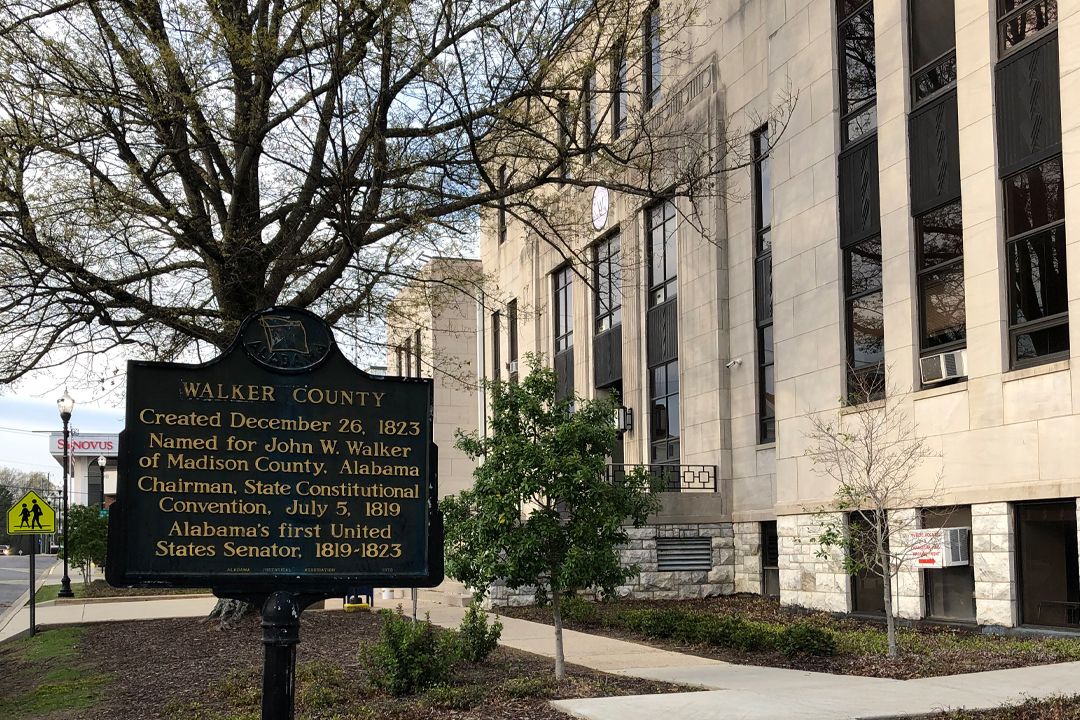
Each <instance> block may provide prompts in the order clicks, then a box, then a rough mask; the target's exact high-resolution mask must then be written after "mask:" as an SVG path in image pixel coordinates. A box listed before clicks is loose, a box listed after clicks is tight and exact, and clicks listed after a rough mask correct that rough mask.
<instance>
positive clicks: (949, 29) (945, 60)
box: [908, 0, 956, 103]
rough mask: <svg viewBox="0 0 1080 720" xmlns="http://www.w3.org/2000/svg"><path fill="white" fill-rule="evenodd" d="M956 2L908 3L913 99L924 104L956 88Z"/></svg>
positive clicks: (925, 0)
mask: <svg viewBox="0 0 1080 720" xmlns="http://www.w3.org/2000/svg"><path fill="white" fill-rule="evenodd" d="M953 3H954V0H909V4H908V10H909V12H910V13H911V24H910V27H911V67H912V68H914V70H913V71H912V73H911V97H912V99H913V100H914V101H915V103H921V102H924V101H926V100H928V99H930V98H932V97H934V96H935V95H937V94H938V93H940V92H942V91H943V90H945V89H947V88H950V87H953V86H955V85H956V19H955V12H954V8H953Z"/></svg>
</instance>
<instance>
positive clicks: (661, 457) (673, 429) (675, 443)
mask: <svg viewBox="0 0 1080 720" xmlns="http://www.w3.org/2000/svg"><path fill="white" fill-rule="evenodd" d="M649 398H650V401H651V405H652V407H651V408H650V411H649V417H650V420H651V425H652V427H651V428H650V433H649V435H650V444H649V462H650V463H653V464H658V465H667V464H672V465H677V464H678V463H679V435H680V433H679V361H678V360H672V361H671V362H667V363H664V364H663V365H658V366H656V367H653V368H650V369H649Z"/></svg>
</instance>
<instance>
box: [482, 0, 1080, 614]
mask: <svg viewBox="0 0 1080 720" xmlns="http://www.w3.org/2000/svg"><path fill="white" fill-rule="evenodd" d="M664 11H665V10H664V3H663V2H662V1H661V2H660V3H659V4H652V5H648V6H646V5H644V4H643V5H642V7H641V12H642V22H641V33H642V40H643V41H644V43H643V44H644V47H645V48H650V47H651V45H650V43H656V42H661V40H663V41H664V42H678V41H681V40H686V41H687V42H686V43H685V45H686V46H689V47H693V48H694V50H693V53H692V56H691V57H689V58H682V59H680V60H679V61H678V63H677V64H676V63H675V62H672V66H670V67H662V68H660V67H655V65H656V63H659V62H662V60H661V59H658V58H657V56H656V55H655V54H654V53H651V52H645V53H638V54H634V55H632V56H631V57H629V59H622V61H621V62H620V61H617V60H616V59H613V62H612V63H611V67H610V68H607V67H599V68H598V69H596V74H595V75H589V76H588V77H587V78H586V80H585V81H584V82H586V84H587V85H588V87H590V88H598V89H599V92H601V93H606V94H609V95H611V96H613V97H615V98H616V102H612V103H605V105H606V106H607V105H610V106H611V112H610V113H609V114H608V117H606V118H603V119H601V121H600V122H598V123H597V124H596V129H597V131H598V132H601V133H610V134H611V136H613V137H616V136H618V135H619V134H621V133H632V132H639V131H640V129H635V128H634V127H633V123H632V122H631V123H630V125H628V124H627V122H626V118H625V116H624V115H625V113H623V112H621V111H620V109H619V108H620V107H621V106H622V102H623V98H625V97H632V98H635V99H634V102H635V103H637V104H638V106H640V107H644V108H648V109H646V110H644V111H643V112H644V125H645V126H646V127H649V128H657V127H663V126H664V124H665V123H674V122H679V123H684V124H686V125H687V126H689V127H695V128H698V129H700V131H701V132H719V130H718V129H720V128H732V129H734V128H743V129H745V130H747V133H746V138H745V142H744V147H743V148H742V151H743V153H744V156H745V157H747V158H751V160H750V161H749V162H748V163H746V167H745V169H744V170H740V171H735V172H733V173H731V174H730V175H728V177H727V178H726V192H725V193H724V194H723V196H722V197H721V196H712V197H710V196H703V197H700V198H697V199H696V202H694V203H691V202H690V201H689V200H687V199H685V198H678V199H666V200H659V201H650V202H642V201H641V200H640V199H639V198H636V197H633V196H630V195H623V194H620V193H618V192H616V191H614V190H612V191H609V190H607V189H605V188H602V187H597V188H588V189H586V188H579V187H575V186H573V185H572V184H568V185H566V186H565V187H563V188H562V189H561V190H560V191H559V192H562V193H564V194H565V195H566V197H567V199H568V202H567V203H566V204H565V206H564V207H579V208H581V212H582V213H583V214H587V213H589V212H590V208H591V213H592V216H591V218H588V217H587V216H583V222H582V224H583V225H588V224H589V220H591V225H592V227H593V228H595V232H593V233H591V234H588V235H583V236H582V237H580V238H579V243H578V246H577V247H574V248H569V252H568V251H567V249H566V248H561V249H560V250H559V251H557V250H556V249H555V248H554V247H553V246H552V244H551V243H549V242H548V240H547V239H545V238H544V237H543V236H542V235H541V234H540V231H539V230H538V228H536V227H535V226H534V227H530V228H525V227H522V226H521V224H520V223H517V222H515V220H514V219H513V218H512V217H507V214H506V213H505V212H503V211H502V210H501V209H500V210H499V211H492V212H491V213H490V214H489V215H488V216H487V217H486V218H485V221H484V223H483V231H482V234H481V245H480V252H481V260H482V263H483V269H484V273H485V275H486V276H488V277H490V279H491V282H492V283H494V285H495V289H494V290H493V291H492V292H491V293H490V294H489V296H488V301H487V302H486V303H485V307H484V322H483V332H482V336H483V337H482V348H483V350H482V355H483V358H484V361H483V366H484V368H485V373H484V374H485V376H486V377H489V378H502V379H513V378H514V377H515V376H516V373H517V372H518V361H519V358H520V357H521V355H522V354H524V353H525V352H529V351H535V352H540V353H543V354H544V355H545V356H546V357H547V358H548V359H549V361H550V362H551V363H552V365H553V366H554V368H555V370H556V371H557V373H558V375H559V378H560V386H561V392H576V393H577V394H579V395H582V396H586V397H589V396H596V395H599V394H601V393H617V394H618V396H619V397H620V398H621V402H622V404H623V406H624V407H625V408H626V409H627V410H628V411H630V412H629V413H628V415H629V416H631V417H632V419H633V423H632V426H631V427H630V428H628V430H627V432H626V433H625V434H624V435H623V442H622V445H621V447H619V448H618V449H617V450H616V452H615V457H613V459H612V461H613V463H612V464H613V469H612V472H619V468H620V466H622V465H624V464H639V463H640V464H649V465H651V466H653V467H654V468H655V471H656V472H657V474H659V475H661V477H663V478H664V479H665V481H666V484H667V490H668V492H667V493H665V496H664V508H663V510H662V511H661V513H660V514H659V515H658V516H656V517H655V518H653V522H652V524H651V525H650V526H649V527H648V528H645V529H642V530H636V531H633V532H634V534H633V536H632V537H633V539H632V544H631V547H629V548H627V550H626V553H627V555H626V556H627V559H628V560H633V561H635V562H638V563H639V564H641V566H642V568H643V571H642V573H641V574H640V576H639V577H637V578H636V579H635V580H634V581H632V582H631V583H630V584H628V585H627V586H626V587H624V588H622V589H621V592H622V593H624V594H628V595H634V596H637V597H645V598H686V597H698V596H702V595H710V594H720V593H731V592H754V593H766V594H770V595H778V596H779V597H780V599H781V601H782V602H783V603H786V604H795V605H803V606H809V607H816V608H824V609H828V610H833V611H841V612H861V613H870V614H875V613H880V612H882V607H881V605H882V599H881V592H880V588H877V587H874V586H873V581H872V580H871V579H868V578H865V577H849V576H848V575H846V574H845V573H844V572H843V569H842V567H840V565H839V563H836V562H830V561H826V560H823V559H821V558H819V557H817V555H816V553H815V547H814V545H813V543H812V542H810V538H811V537H812V536H813V534H814V533H815V529H816V524H817V521H816V519H815V516H814V511H815V510H816V509H817V508H819V507H821V506H823V505H826V504H828V503H829V502H830V501H831V499H832V497H833V493H834V490H835V487H834V485H833V484H832V482H831V481H830V480H829V479H828V478H826V477H824V476H822V475H821V474H819V473H818V472H816V471H815V470H814V469H813V467H812V463H811V462H810V460H809V458H807V457H806V451H807V449H808V440H807V437H806V434H807V431H808V430H809V428H810V418H811V417H812V416H813V415H815V414H817V413H831V414H833V415H835V414H836V413H837V412H838V411H842V409H843V403H847V402H851V401H852V399H851V388H852V386H853V385H854V384H855V383H854V381H855V380H856V379H858V380H862V381H864V382H866V383H868V384H869V385H870V386H872V387H875V388H877V391H878V392H879V393H880V392H883V391H884V389H885V388H886V386H888V387H891V388H894V389H895V391H896V392H897V393H898V397H899V398H900V401H901V403H902V405H903V407H904V409H905V410H906V411H907V413H908V415H909V416H910V417H912V418H913V419H914V420H915V422H916V423H917V425H918V429H919V433H920V434H921V435H923V436H924V437H925V438H926V439H927V442H928V443H929V444H930V445H931V446H932V447H933V448H934V449H935V450H936V451H937V453H938V455H939V456H938V457H936V458H934V459H932V460H931V461H929V462H928V463H926V464H925V465H924V467H923V468H922V471H921V473H920V476H919V478H918V479H917V482H918V483H919V485H920V486H921V487H922V488H930V487H932V486H933V485H934V484H935V482H936V480H937V479H938V478H940V479H941V485H942V487H941V490H940V492H939V493H938V494H937V496H936V499H935V500H934V503H933V506H932V507H920V508H897V509H895V511H894V512H895V513H898V514H902V515H904V516H905V517H911V516H914V517H915V518H916V519H917V521H918V523H920V524H921V526H922V527H923V528H926V529H931V528H938V527H951V528H966V529H968V530H969V531H970V532H969V533H966V534H963V533H960V534H956V535H955V537H956V538H967V539H966V540H964V541H962V543H963V545H964V547H956V548H955V552H956V553H957V555H958V556H963V557H966V558H967V561H966V562H963V561H961V562H960V564H957V565H954V566H951V567H947V568H940V569H918V568H911V569H909V570H907V571H905V573H904V574H903V577H902V578H901V582H900V583H899V591H898V592H899V598H898V601H899V602H898V605H897V608H898V612H899V614H900V615H902V616H905V617H909V618H929V619H935V620H949V621H959V622H971V623H976V622H977V623H980V624H996V625H1005V626H1016V625H1036V626H1056V627H1080V567H1078V559H1077V496H1078V495H1080V443H1078V442H1077V438H1078V437H1080V358H1078V360H1076V361H1074V360H1072V357H1073V356H1074V355H1080V323H1072V324H1070V322H1069V318H1070V315H1072V314H1078V313H1080V305H1078V307H1077V313H1071V309H1072V307H1073V304H1074V303H1080V272H1074V273H1073V274H1072V277H1071V278H1070V276H1069V272H1068V269H1069V268H1070V267H1076V268H1080V242H1078V241H1077V238H1080V228H1070V226H1072V225H1077V224H1078V223H1080V214H1078V213H1080V209H1078V207H1080V193H1078V192H1077V190H1078V188H1080V161H1078V160H1077V157H1078V155H1077V153H1078V152H1080V122H1077V121H1076V120H1075V119H1074V118H1071V117H1069V115H1068V113H1064V114H1063V113H1062V108H1068V107H1074V106H1076V105H1077V104H1078V103H1080V4H1077V3H1074V2H1062V1H1061V0H955V1H954V0H895V1H889V2H886V1H885V0H876V1H875V0H869V1H860V0H796V1H795V2H786V3H784V2H773V1H771V0H711V1H710V2H708V3H707V8H706V12H705V16H706V17H708V18H710V19H711V22H708V23H702V24H700V25H695V26H694V27H693V28H692V29H691V30H689V31H688V32H689V33H691V34H693V37H690V38H666V39H663V38H661V39H658V38H655V37H652V35H651V33H652V32H653V28H655V27H657V24H656V23H654V22H653V21H652V16H651V14H652V13H655V12H658V13H660V16H661V17H662V16H663V13H664ZM660 26H661V27H662V25H660ZM642 57H645V58H646V59H647V61H648V65H649V67H648V68H647V69H648V72H641V73H638V75H640V77H641V78H642V79H643V80H642V82H641V83H640V85H635V84H634V83H633V82H631V85H630V86H629V87H624V85H625V84H626V82H627V80H626V78H627V77H628V76H627V73H626V71H625V68H624V67H623V65H624V64H625V62H637V63H641V62H642ZM630 77H636V76H635V74H634V73H630ZM649 78H659V79H660V80H656V81H655V82H652V81H650V80H649ZM789 92H793V93H796V94H797V96H798V100H797V102H796V104H795V106H794V109H793V110H792V112H791V113H790V116H788V117H785V118H783V123H782V124H780V123H776V122H773V123H772V124H769V123H767V122H765V120H764V119H766V118H769V117H770V115H771V111H772V109H773V108H774V107H775V105H776V103H777V102H778V100H779V99H780V98H781V97H782V96H784V95H785V94H786V93H789ZM553 114H554V113H553ZM590 122H591V121H590ZM592 129H593V128H590V130H592ZM781 131H782V132H781ZM507 163H508V165H507V166H503V167H501V168H499V169H498V170H499V176H500V177H503V176H504V175H505V174H506V173H510V174H511V175H512V174H513V173H514V172H515V171H516V168H515V167H514V166H513V160H512V159H510V160H508V161H507ZM572 170H573V169H572V168H570V169H569V172H570V173H572ZM493 173H494V170H493ZM568 257H569V261H568ZM1070 257H1071V258H1072V260H1069V258H1070ZM492 298H497V300H493V299H492ZM1073 327H1077V328H1078V330H1077V332H1076V333H1074V332H1073V331H1072V328H1073ZM1073 335H1076V336H1077V339H1076V340H1072V337H1073ZM1074 365H1075V367H1073V366H1074ZM841 398H848V400H845V401H843V403H842V401H841ZM864 399H865V400H866V401H868V402H875V401H876V398H873V397H871V398H864ZM957 542H961V541H960V540H957Z"/></svg>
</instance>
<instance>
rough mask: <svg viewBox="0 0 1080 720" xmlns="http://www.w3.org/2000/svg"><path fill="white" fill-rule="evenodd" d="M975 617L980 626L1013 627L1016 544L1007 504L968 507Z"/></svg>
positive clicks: (1014, 620)
mask: <svg viewBox="0 0 1080 720" xmlns="http://www.w3.org/2000/svg"><path fill="white" fill-rule="evenodd" d="M971 549H972V562H973V563H974V564H975V617H976V620H977V621H978V623H979V624H980V625H1004V626H1006V627H1012V626H1014V625H1016V609H1017V605H1016V603H1017V598H1016V582H1015V581H1016V577H1015V570H1014V568H1015V567H1016V564H1015V554H1016V543H1015V537H1014V535H1013V522H1012V514H1011V512H1010V508H1009V504H1008V503H1004V502H1000V503H983V504H980V505H972V506H971Z"/></svg>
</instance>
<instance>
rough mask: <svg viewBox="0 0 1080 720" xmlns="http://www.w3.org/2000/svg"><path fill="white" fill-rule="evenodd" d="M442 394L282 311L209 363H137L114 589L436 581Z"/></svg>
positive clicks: (223, 590) (247, 591)
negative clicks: (437, 412) (354, 359)
mask: <svg viewBox="0 0 1080 720" xmlns="http://www.w3.org/2000/svg"><path fill="white" fill-rule="evenodd" d="M432 392H433V386H432V382H431V381H430V380H426V379H404V378H382V377H376V376H371V375H368V374H367V373H364V372H363V371H361V370H359V369H358V368H356V367H355V366H354V365H352V364H351V363H350V362H349V361H348V360H347V359H346V358H345V357H344V356H343V355H342V354H341V352H340V351H339V350H338V348H337V346H336V344H335V343H334V340H333V335H332V333H331V331H330V328H329V327H328V326H327V325H326V323H325V322H324V321H323V320H322V319H320V318H318V317H316V316H314V315H312V314H310V313H308V312H305V311H301V310H296V309H291V308H273V309H271V310H267V311H264V312H262V313H259V314H257V315H254V316H252V317H251V318H249V319H248V320H246V321H245V322H244V324H243V325H242V326H241V329H240V332H239V334H238V337H237V339H236V341H235V342H234V344H233V346H232V347H231V348H230V349H229V350H228V351H226V352H225V353H224V354H223V355H221V356H220V357H218V358H217V359H215V360H212V361H211V362H209V363H206V364H204V365H183V364H175V363H152V362H130V363H129V364H128V390H127V418H126V427H125V430H124V432H123V433H122V434H121V437H120V464H119V476H118V484H117V502H116V504H114V505H113V506H112V507H111V516H110V528H109V557H108V562H107V564H106V574H107V578H108V581H109V582H110V583H111V584H113V585H173V586H190V587H206V586H210V587H213V588H214V589H215V591H216V592H217V593H218V594H219V595H237V596H255V595H260V594H264V595H265V594H267V593H270V592H273V591H281V590H286V591H292V592H303V593H316V594H318V593H323V594H327V595H334V594H342V593H344V591H345V590H347V589H348V588H351V587H356V586H361V585H364V586H368V585H375V586H380V587H388V586H409V587H426V586H432V585H437V584H438V583H439V582H441V581H442V524H441V517H440V515H439V513H438V509H437V507H436V498H437V496H438V495H437V484H436V477H435V474H436V467H437V461H436V456H435V453H436V448H435V446H434V444H433V443H432V441H431V437H432V436H431V421H432Z"/></svg>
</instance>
